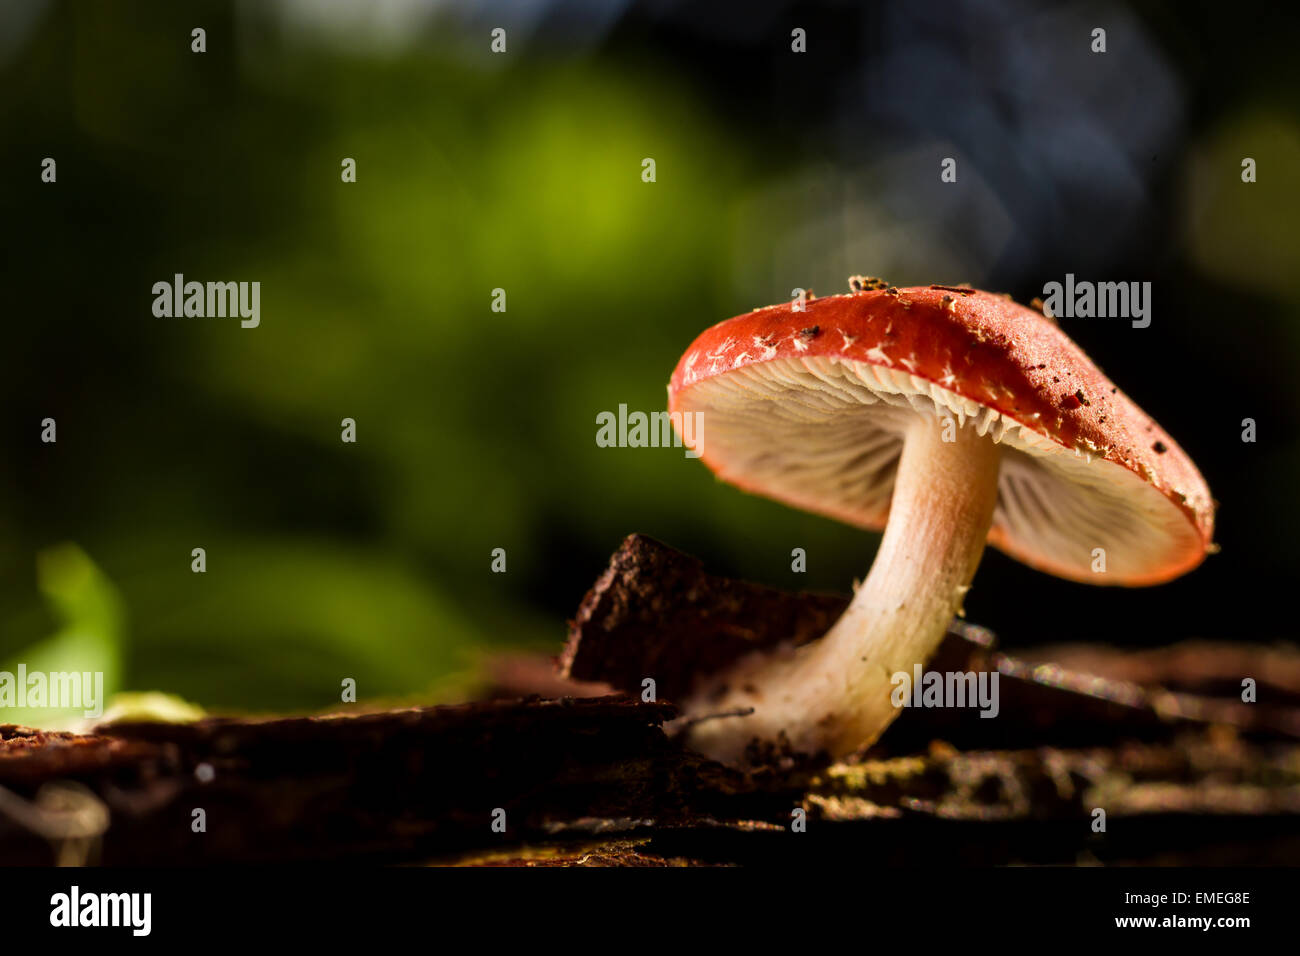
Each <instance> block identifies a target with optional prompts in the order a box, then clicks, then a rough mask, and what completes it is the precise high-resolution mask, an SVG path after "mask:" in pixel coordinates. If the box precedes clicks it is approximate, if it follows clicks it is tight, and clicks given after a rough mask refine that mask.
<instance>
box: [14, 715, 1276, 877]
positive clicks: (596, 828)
mask: <svg viewBox="0 0 1300 956" xmlns="http://www.w3.org/2000/svg"><path fill="white" fill-rule="evenodd" d="M672 713H673V711H672V708H671V707H668V706H666V705H662V704H658V705H656V704H644V703H640V702H633V701H629V700H627V699H625V698H601V699H594V700H583V701H540V700H533V701H514V702H505V701H495V702H488V703H479V704H470V705H459V706H454V707H436V708H417V709H408V710H400V711H392V712H383V713H376V714H357V715H350V714H349V715H334V716H327V717H291V718H279V719H261V720H235V719H229V718H226V719H209V720H204V721H201V722H199V723H196V724H190V725H170V724H143V723H135V724H121V725H116V726H111V727H107V728H104V730H103V731H102V733H100V734H97V735H91V736H84V737H82V736H76V735H36V736H30V735H23V732H21V731H17V730H15V729H13V728H4V729H0V786H3V787H4V788H6V790H7V791H8V792H11V793H14V794H16V795H20V796H23V797H25V798H27V799H31V798H32V797H33V796H34V794H35V793H36V792H37V791H38V789H39V787H40V786H41V785H42V784H49V783H51V782H53V781H69V780H71V781H76V782H77V783H79V784H80V785H82V786H84V787H86V788H87V789H88V790H89V791H90V792H92V793H93V794H95V795H96V797H97V799H98V800H100V801H102V802H103V804H104V806H105V807H106V808H107V809H108V811H109V812H110V814H111V824H110V826H109V828H108V830H107V832H105V833H104V834H103V837H102V840H101V845H100V847H99V853H98V856H97V857H96V859H98V860H100V861H102V862H104V863H115V864H118V863H126V864H143V863H153V864H183V865H191V864H196V863H211V862H244V863H250V862H270V861H280V862H288V861H302V860H318V859H348V858H354V859H369V860H381V861H382V860H392V861H396V860H407V861H418V860H423V861H429V860H435V861H438V860H440V861H445V862H462V863H466V862H469V863H482V864H490V863H492V862H494V861H495V862H497V863H500V862H506V861H513V862H516V863H518V862H525V861H528V860H534V861H536V860H538V859H540V858H548V859H550V860H551V861H552V862H553V863H554V864H556V865H558V864H561V863H565V862H568V863H579V862H582V861H583V860H584V859H585V861H586V862H587V863H592V862H597V861H598V862H603V863H609V864H616V863H618V864H624V863H625V864H629V865H631V864H636V865H643V864H648V863H655V862H656V861H661V862H667V863H671V862H682V861H691V862H704V863H731V862H764V861H766V862H768V863H771V862H775V861H780V860H782V859H787V858H788V859H794V858H800V859H804V860H805V862H807V861H809V860H812V859H816V858H817V854H819V853H824V854H826V855H827V861H828V862H829V861H830V859H831V858H833V857H835V856H838V857H839V858H841V859H842V857H843V854H844V853H845V852H851V853H853V855H854V857H855V859H862V860H864V861H871V860H876V861H881V862H893V863H898V862H906V861H907V860H908V859H912V860H913V861H914V860H915V859H918V858H919V857H918V856H917V855H918V854H923V855H924V856H925V858H926V859H928V860H930V861H931V862H936V861H948V862H954V861H962V862H1017V861H1028V862H1056V863H1061V862H1065V863H1069V862H1075V859H1076V857H1077V856H1078V855H1079V854H1090V855H1091V856H1092V857H1094V858H1096V859H1100V860H1109V859H1126V860H1133V861H1136V860H1144V859H1150V858H1152V857H1153V856H1154V857H1159V858H1161V859H1165V860H1168V859H1171V858H1173V859H1196V860H1199V861H1200V862H1212V861H1214V860H1216V859H1220V858H1222V856H1223V854H1234V853H1241V852H1244V850H1243V847H1249V848H1251V852H1254V853H1256V854H1262V855H1264V856H1267V854H1270V853H1275V852H1281V850H1280V848H1283V847H1288V846H1294V845H1295V843H1296V841H1300V745H1297V744H1294V743H1286V744H1277V743H1274V744H1263V743H1257V742H1251V741H1248V740H1246V739H1244V738H1240V737H1237V736H1236V735H1234V734H1232V733H1231V732H1229V731H1224V730H1207V731H1203V732H1199V733H1189V734H1185V735H1183V736H1181V737H1180V738H1178V739H1176V740H1174V741H1171V742H1168V743H1159V744H1144V743H1132V744H1116V745H1115V746H1112V747H1093V748H1085V749H1066V748H1055V747H1036V748H1032V749H1027V750H1020V751H972V752H969V753H959V752H956V751H955V750H953V748H951V747H945V746H942V745H938V746H932V747H931V748H930V749H929V751H928V752H927V753H924V754H921V755H915V756H908V757H897V758H892V759H887V760H866V759H864V760H854V761H847V762H844V763H840V764H835V765H832V766H830V767H823V768H808V767H798V768H795V769H793V770H791V771H788V772H782V771H777V770H767V771H763V772H758V773H752V774H742V773H738V772H735V771H731V770H728V769H727V768H724V767H721V766H719V765H718V764H714V763H710V762H708V761H704V760H702V759H701V758H699V757H698V756H697V755H694V754H692V753H689V752H687V751H685V750H683V749H682V748H680V747H679V746H677V745H676V744H675V743H674V742H673V741H671V740H669V739H668V738H667V737H666V736H665V735H664V734H663V732H662V730H661V729H660V724H661V722H662V721H663V720H664V719H665V718H667V717H670V716H671V715H672ZM208 771H210V772H208ZM205 780H207V782H204V781H205ZM498 807H499V808H501V809H503V810H505V811H506V818H505V819H506V824H507V826H506V832H505V833H497V832H494V831H493V829H492V827H491V822H492V814H493V811H494V810H495V809H496V808H498ZM1095 807H1102V808H1104V809H1106V811H1107V815H1108V818H1109V820H1110V833H1111V835H1110V836H1106V837H1103V838H1098V836H1097V835H1096V834H1094V833H1092V831H1091V827H1090V822H1091V812H1092V810H1093V808H1095ZM196 808H201V809H203V810H204V811H205V814H206V823H207V828H206V832H203V833H195V832H193V829H192V822H193V811H194V810H195V809H196ZM795 808H803V809H804V810H805V811H806V812H807V813H808V814H809V817H810V819H811V820H812V821H814V825H813V826H811V827H810V829H809V834H816V836H810V837H809V838H808V839H809V842H808V843H799V842H797V841H798V840H799V839H804V837H802V836H801V837H798V838H795V839H796V842H795V843H794V844H791V843H789V842H788V841H790V840H791V838H792V834H791V832H790V829H789V827H790V821H791V811H792V810H793V809H795ZM1197 819H1203V820H1206V821H1211V820H1212V821H1214V823H1213V826H1209V825H1200V824H1195V822H1194V821H1195V820H1197ZM1125 820H1141V821H1143V823H1142V826H1141V827H1136V828H1135V827H1128V826H1126V825H1124V824H1123V821H1125ZM1179 820H1181V821H1182V823H1181V825H1179V826H1176V825H1175V822H1174V821H1179ZM1252 821H1264V822H1266V823H1267V825H1268V826H1267V830H1266V831H1261V830H1259V829H1258V828H1257V827H1256V825H1255V824H1254V823H1253V822H1252ZM836 834H838V835H836ZM773 840H775V841H776V842H772V841H773ZM627 841H630V842H627ZM819 841H820V842H819ZM826 841H829V842H826ZM1225 841H1226V842H1225ZM633 843H634V844H635V845H636V846H638V847H640V848H641V849H638V850H637V851H636V856H637V857H638V858H637V859H634V858H630V857H629V858H625V859H620V858H619V855H620V853H623V852H624V850H619V851H617V852H613V851H611V852H600V851H594V850H593V849H592V848H593V847H601V846H607V847H608V846H614V845H617V846H623V847H624V848H626V847H627V846H630V845H632V844H633ZM818 847H821V849H818ZM593 852H595V853H596V857H593V856H591V855H590V854H591V853H593ZM805 853H806V854H809V855H806V856H798V854H805ZM909 854H910V856H909ZM1180 854H1181V855H1180ZM1188 854H1192V855H1191V856H1189V855H1188ZM1197 854H1199V855H1197ZM0 859H2V860H4V861H5V862H8V863H42V862H46V863H48V862H51V861H52V860H53V859H54V856H53V854H52V852H51V849H50V847H49V845H48V844H47V842H46V840H44V839H43V838H40V837H37V836H34V835H33V834H31V833H29V832H27V831H26V830H25V829H24V828H23V827H22V826H21V825H19V824H17V823H15V822H14V821H13V820H12V819H9V818H8V817H6V816H5V815H4V814H3V813H0Z"/></svg>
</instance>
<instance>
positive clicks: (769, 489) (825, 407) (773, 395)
mask: <svg viewBox="0 0 1300 956" xmlns="http://www.w3.org/2000/svg"><path fill="white" fill-rule="evenodd" d="M668 394H669V400H668V401H669V410H670V411H671V412H674V413H682V412H688V413H700V414H701V419H700V421H701V422H702V430H700V431H698V432H697V435H698V436H699V440H698V442H697V443H696V450H697V451H699V452H700V455H701V458H702V460H703V461H704V462H705V464H707V465H708V466H709V467H710V468H711V469H712V470H713V471H714V472H716V473H717V474H718V475H719V477H721V478H723V479H725V480H727V481H729V482H732V483H733V484H736V485H738V486H739V487H741V488H744V489H745V490H747V491H751V492H754V493H756V494H761V495H765V496H767V497H771V498H775V499H777V500H779V501H783V502H785V503H787V504H791V505H794V506H796V507H799V508H802V509H804V510H807V511H812V512H816V513H819V514H824V515H828V516H830V517H834V518H837V519H839V520H842V521H845V522H847V523H849V524H853V525H857V526H859V527H864V528H871V529H879V528H882V527H883V526H884V523H885V520H886V518H887V516H888V510H889V500H890V491H891V490H892V482H893V472H894V469H895V467H896V465H897V461H898V454H899V453H900V452H901V443H902V427H901V426H902V423H903V421H904V418H905V417H906V416H907V415H908V414H909V413H912V414H915V413H918V412H920V413H925V412H930V413H939V414H950V415H952V416H953V418H954V420H956V421H958V422H959V423H960V424H962V425H963V426H964V425H965V423H966V422H967V421H971V420H973V421H974V423H975V427H976V428H978V429H979V430H980V431H981V434H988V435H989V436H990V438H991V440H995V441H1001V442H1002V444H1003V446H1004V449H1005V450H1004V457H1003V463H1002V468H1001V472H1000V475H999V487H998V505H997V509H996V511H995V514H994V518H993V527H992V529H991V530H990V532H989V541H990V543H992V544H994V545H995V546H996V547H998V548H999V549H1001V550H1002V551H1004V552H1006V553H1007V554H1009V555H1011V556H1012V557H1015V558H1016V559H1018V560H1020V561H1022V562H1024V563H1025V564H1028V565H1030V566H1032V567H1035V568H1038V569H1040V570H1043V571H1047V572H1049V573H1052V574H1056V575H1059V576H1060V577H1064V578H1069V579H1072V580H1077V581H1085V582H1088V583H1094V584H1124V585H1144V584H1157V583H1160V582H1162V581H1167V580H1169V579H1171V578H1175V577H1177V576H1178V575H1180V574H1183V573H1185V572H1187V571H1189V570H1191V569H1192V568H1194V567H1195V566H1196V565H1198V564H1199V563H1200V562H1201V561H1202V560H1203V559H1204V557H1205V555H1206V553H1207V551H1209V550H1210V549H1211V548H1212V545H1211V543H1210V542H1211V538H1212V536H1213V531H1214V503H1213V501H1212V499H1211V498H1210V492H1209V489H1208V488H1207V487H1206V484H1205V480H1204V479H1203V478H1202V477H1201V475H1200V473H1199V472H1198V471H1197V469H1196V466H1195V465H1194V464H1192V461H1191V459H1189V458H1188V457H1187V455H1186V454H1185V453H1184V452H1183V450H1182V449H1181V448H1180V447H1179V446H1178V444H1177V442H1175V441H1174V440H1173V439H1172V438H1170V437H1169V435H1168V434H1167V433H1166V432H1165V431H1164V430H1163V429H1161V428H1160V426H1159V425H1157V424H1156V423H1155V422H1154V421H1153V420H1152V419H1151V418H1150V417H1149V416H1148V415H1146V414H1145V413H1144V412H1143V411H1142V409H1140V408H1139V407H1138V406H1137V405H1135V404H1134V403H1133V402H1132V401H1131V400H1130V399H1129V398H1128V397H1127V396H1126V395H1125V394H1124V393H1123V392H1121V391H1119V389H1118V388H1116V387H1115V386H1114V385H1113V384H1112V383H1111V381H1110V379H1108V378H1107V377H1106V376H1105V375H1103V374H1102V372H1101V370H1100V369H1098V368H1097V366H1096V365H1094V364H1093V363H1092V361H1091V360H1090V359H1089V358H1088V356H1087V355H1085V354H1084V352H1083V350H1082V349H1080V348H1079V347H1078V346H1077V345H1075V344H1074V342H1072V341H1071V340H1070V339H1069V337H1068V336H1066V335H1065V333H1063V332H1062V331H1061V330H1060V328H1058V327H1057V325H1056V324H1055V323H1054V322H1053V321H1051V320H1050V319H1047V318H1045V317H1044V316H1043V315H1042V314H1040V313H1038V312H1035V311H1033V310H1031V309H1027V308H1025V307H1024V306H1021V305H1017V304H1016V303H1014V302H1012V301H1010V299H1008V298H1006V297H1004V296H999V295H993V294H990V293H987V292H980V291H978V290H975V289H969V288H952V287H946V286H929V287H916V288H908V289H886V290H879V291H869V292H859V293H855V294H851V295H838V296H830V297H828V298H821V299H812V300H809V301H808V302H807V303H806V304H805V305H804V309H803V310H802V311H795V308H794V303H785V304H782V305H775V306H770V307H768V308H764V309H757V310H755V311H753V312H750V313H748V314H746V315H740V316H736V317H735V318H732V319H728V320H727V321H725V322H721V323H719V324H718V325H715V326H713V328H711V329H708V330H707V331H705V332H704V333H703V334H701V335H700V336H699V337H698V338H697V339H696V340H695V342H693V343H692V344H691V346H690V348H688V349H687V350H686V353H685V354H684V355H683V356H682V359H681V361H680V362H679V363H678V365H677V368H676V370H675V371H674V372H673V376H672V380H671V382H670V383H669V386H668ZM1096 548H1102V549H1104V550H1105V552H1106V573H1104V574H1098V573H1095V572H1094V570H1093V568H1094V567H1095V557H1096V555H1095V550H1094V549H1096Z"/></svg>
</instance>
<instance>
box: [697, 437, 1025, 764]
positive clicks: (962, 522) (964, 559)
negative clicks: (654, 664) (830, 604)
mask: <svg viewBox="0 0 1300 956" xmlns="http://www.w3.org/2000/svg"><path fill="white" fill-rule="evenodd" d="M945 431H947V432H948V435H947V437H949V438H954V439H955V440H952V441H944V440H943V438H944V437H945ZM1000 458H1001V448H1000V447H999V446H998V445H997V444H996V443H995V442H994V441H993V440H992V438H991V437H987V436H984V435H980V434H979V433H978V432H977V431H976V429H975V428H974V427H973V426H972V425H970V424H968V425H966V427H960V428H959V427H956V424H955V422H953V423H951V424H948V425H947V428H946V429H945V422H944V420H943V419H938V418H928V417H922V416H917V417H916V419H915V420H914V422H913V424H912V425H911V426H910V428H909V430H908V432H907V433H906V435H905V436H904V440H903V452H902V457H901V459H900V461H899V464H898V471H897V475H896V477H895V482H894V493H893V499H892V501H891V503H890V510H889V521H888V524H887V526H886V528H885V533H884V537H883V538H882V540H881V542H880V549H879V551H878V552H877V553H876V559H875V562H874V563H873V564H872V566H871V573H870V574H869V575H868V576H867V579H866V581H865V582H863V584H862V585H861V586H860V587H859V588H858V590H857V593H856V594H855V595H854V598H853V602H852V603H851V604H850V605H849V607H848V608H847V609H846V610H845V612H844V614H843V615H842V616H841V617H840V619H839V620H838V621H836V622H835V624H834V626H833V627H831V629H830V630H829V631H827V632H826V634H825V635H824V636H823V637H822V638H821V639H820V640H817V641H815V642H813V643H812V644H807V645H805V646H803V647H801V648H797V649H794V650H790V649H788V648H787V649H786V650H784V651H783V652H781V653H779V654H776V655H774V654H772V653H771V652H757V653H755V654H752V655H750V656H749V657H747V658H745V659H744V660H742V661H741V662H739V663H738V664H737V665H736V666H735V667H733V668H731V669H728V670H727V671H726V672H724V673H723V674H720V675H715V677H713V678H711V679H709V680H708V681H706V682H705V684H703V685H702V686H701V687H699V688H697V689H696V692H695V693H694V695H693V696H692V698H691V700H690V701H688V703H687V707H686V712H687V715H688V716H691V715H695V716H699V715H705V714H711V713H716V714H721V713H724V712H729V711H735V710H737V709H743V708H750V707H752V708H753V711H754V712H753V713H752V714H750V715H748V716H744V717H725V718H724V717H718V718H717V719H712V720H701V721H699V722H697V723H693V724H691V725H690V727H689V730H688V733H689V740H690V744H691V746H693V747H695V748H696V749H698V750H700V751H702V752H704V753H706V754H708V755H710V756H712V757H714V758H716V759H718V760H723V761H727V762H733V763H735V762H742V761H743V759H744V757H745V753H746V750H747V749H748V747H749V744H750V742H751V741H753V740H754V739H755V738H757V739H758V741H759V743H760V744H772V745H775V746H776V747H778V749H784V746H785V744H786V742H788V745H789V747H790V749H791V750H793V751H794V752H798V753H817V752H819V751H826V752H828V753H829V754H830V755H831V756H832V757H840V756H843V755H845V754H848V753H851V752H853V751H855V750H857V749H859V748H861V747H863V746H866V745H867V744H870V743H872V742H873V741H874V740H875V739H876V738H877V737H879V736H880V734H881V732H882V731H884V729H885V728H886V727H887V726H889V724H890V723H891V722H892V721H893V720H894V718H895V717H897V716H898V711H899V709H898V708H897V707H896V706H895V705H894V704H893V702H892V701H891V693H892V692H893V690H894V687H895V686H896V684H895V682H894V681H893V676H894V675H895V674H896V673H898V672H900V671H902V672H905V673H906V674H907V675H908V677H909V679H910V678H911V676H912V669H913V666H914V665H915V664H918V663H920V664H924V663H925V662H926V661H927V660H929V658H930V656H931V655H932V654H933V653H934V651H935V650H936V649H937V648H938V646H939V643H940V641H941V640H942V639H943V635H944V633H945V631H946V630H947V627H948V622H949V621H950V620H952V617H953V615H954V614H957V613H960V612H961V607H962V598H963V597H964V596H965V594H966V591H967V590H968V589H969V586H970V582H971V579H972V578H973V577H974V576H975V569H976V568H977V567H978V566H979V562H980V556H981V554H982V553H983V551H984V539H985V537H986V536H987V534H988V531H989V526H990V524H991V522H992V520H993V507H994V504H995V503H996V501H997V490H998V466H999V462H1000ZM783 738H784V739H783Z"/></svg>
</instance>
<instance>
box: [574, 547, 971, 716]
mask: <svg viewBox="0 0 1300 956" xmlns="http://www.w3.org/2000/svg"><path fill="white" fill-rule="evenodd" d="M848 604H849V598H848V597H846V596H844V595H841V594H826V593H821V592H815V591H799V592H792V591H782V590H779V589H777V588H770V587H764V586H763V585H760V584H753V583H751V582H749V581H737V580H734V579H731V578H725V577H721V576H718V575H712V574H708V573H706V572H705V570H704V566H703V564H702V562H701V561H700V560H699V559H698V558H695V557H692V556H690V555H688V554H684V553H682V552H681V551H678V550H676V549H674V548H670V547H669V546H668V545H666V544H663V543H662V542H659V541H656V540H655V539H654V538H650V537H647V536H646V535H642V534H633V535H629V536H628V537H627V538H626V539H625V540H624V541H623V543H622V545H620V547H619V549H618V550H617V551H616V552H614V555H613V557H611V558H610V563H609V567H608V568H606V569H605V571H604V573H603V574H602V575H601V576H600V578H599V579H598V580H597V581H596V583H595V584H594V585H593V586H592V588H591V590H590V591H588V592H587V595H586V597H584V598H583V600H582V603H581V605H580V606H579V607H578V613H577V615H576V616H575V617H574V619H573V620H572V621H571V622H570V623H569V638H568V641H567V642H566V644H565V647H564V651H563V653H562V654H561V655H560V660H559V672H560V675H561V676H562V677H564V678H567V679H574V680H583V681H604V682H606V683H608V684H609V685H611V686H612V687H615V688H617V689H619V690H622V691H625V692H627V693H629V694H640V693H641V688H642V681H643V680H645V679H646V678H652V679H653V680H654V681H655V688H656V693H657V695H658V696H659V697H661V698H664V699H666V700H682V699H684V698H685V697H686V696H687V695H688V694H689V693H690V690H691V686H692V685H693V683H694V682H695V680H696V679H697V678H699V677H701V676H703V675H705V674H710V673H713V672H715V671H718V670H721V669H723V668H724V667H726V666H727V665H729V664H732V663H734V662H735V661H736V660H737V659H738V658H740V657H742V656H743V655H745V654H746V653H748V652H750V651H756V650H768V649H771V648H773V647H775V646H776V645H778V644H780V643H782V642H783V641H789V642H791V643H792V644H794V645H796V646H798V645H801V644H807V643H808V642H809V641H813V640H816V639H817V638H819V637H821V636H822V634H824V633H825V632H826V631H827V629H829V628H830V626H831V625H832V624H834V623H835V621H836V620H837V619H838V618H839V616H840V614H842V613H843V612H844V609H845V608H846V607H848ZM991 644H992V635H991V634H990V633H989V632H988V631H986V630H984V629H983V628H977V627H973V626H970V625H967V624H966V623H965V622H962V621H954V622H953V625H952V627H951V629H950V631H949V635H948V638H947V640H945V642H944V644H943V646H942V647H941V649H940V654H942V655H943V657H941V658H940V660H949V659H950V661H951V663H952V664H954V665H957V664H960V663H961V662H963V661H965V660H967V659H968V658H969V657H970V656H971V655H972V654H974V653H977V652H979V651H982V650H987V649H988V647H990V646H991Z"/></svg>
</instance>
